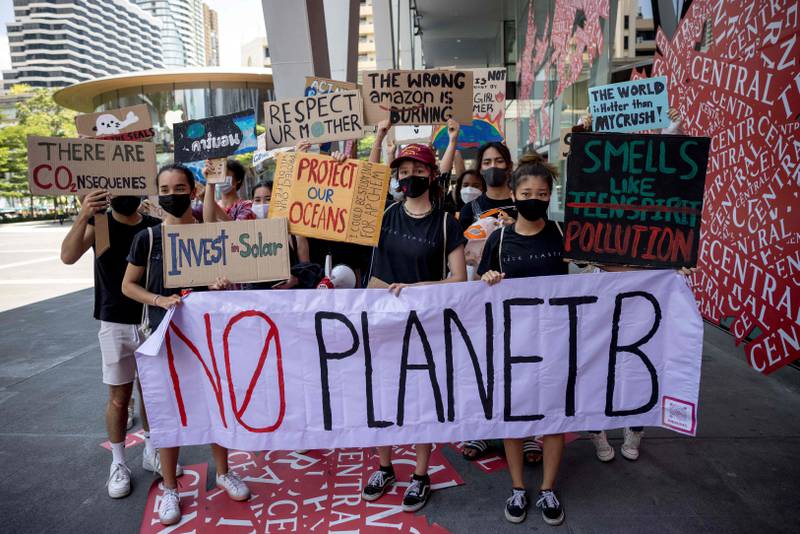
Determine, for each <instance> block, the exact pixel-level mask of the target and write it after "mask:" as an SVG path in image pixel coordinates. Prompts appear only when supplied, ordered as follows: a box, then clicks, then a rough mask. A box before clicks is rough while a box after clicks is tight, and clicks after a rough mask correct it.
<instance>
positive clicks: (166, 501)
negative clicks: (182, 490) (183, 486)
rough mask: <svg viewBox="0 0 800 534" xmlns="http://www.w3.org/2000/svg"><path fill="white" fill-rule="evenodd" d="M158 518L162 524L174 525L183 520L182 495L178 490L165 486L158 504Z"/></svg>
mask: <svg viewBox="0 0 800 534" xmlns="http://www.w3.org/2000/svg"><path fill="white" fill-rule="evenodd" d="M158 518H159V519H160V520H161V524H162V525H174V524H175V523H177V522H178V521H180V520H181V497H180V495H178V490H177V488H176V489H168V488H164V493H162V494H161V502H160V503H159V504H158Z"/></svg>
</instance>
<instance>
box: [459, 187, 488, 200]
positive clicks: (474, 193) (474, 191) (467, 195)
mask: <svg viewBox="0 0 800 534" xmlns="http://www.w3.org/2000/svg"><path fill="white" fill-rule="evenodd" d="M482 194H483V192H482V191H481V190H480V189H478V188H477V187H469V186H467V187H462V188H461V200H463V201H464V204H469V203H470V202H472V201H473V200H475V199H476V198H478V197H479V196H481V195H482Z"/></svg>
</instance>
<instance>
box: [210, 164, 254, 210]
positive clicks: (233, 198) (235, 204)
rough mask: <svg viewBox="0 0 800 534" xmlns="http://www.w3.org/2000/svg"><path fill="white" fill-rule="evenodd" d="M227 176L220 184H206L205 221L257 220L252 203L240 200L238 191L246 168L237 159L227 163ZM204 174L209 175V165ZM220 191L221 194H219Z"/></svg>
mask: <svg viewBox="0 0 800 534" xmlns="http://www.w3.org/2000/svg"><path fill="white" fill-rule="evenodd" d="M226 168H227V176H225V181H224V182H222V183H219V184H209V183H206V192H205V198H204V199H203V221H204V222H224V221H244V220H248V219H255V218H256V215H255V214H254V213H253V210H252V203H251V202H250V201H249V200H244V199H241V198H239V195H238V191H239V189H241V187H242V184H243V183H244V175H245V169H244V166H243V165H242V164H241V163H239V162H238V161H236V160H235V159H229V160H228V161H227V163H226ZM203 174H204V175H207V174H208V165H206V168H205V169H203ZM218 191H219V194H217V192H218Z"/></svg>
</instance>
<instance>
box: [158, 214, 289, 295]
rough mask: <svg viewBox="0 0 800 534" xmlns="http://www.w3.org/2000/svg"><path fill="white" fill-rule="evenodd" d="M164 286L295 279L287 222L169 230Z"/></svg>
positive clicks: (187, 226) (261, 221)
mask: <svg viewBox="0 0 800 534" xmlns="http://www.w3.org/2000/svg"><path fill="white" fill-rule="evenodd" d="M163 249H164V287H193V286H204V285H210V284H213V283H214V281H215V280H216V279H217V277H219V276H222V277H225V278H227V279H228V280H230V281H231V282H234V283H236V282H269V281H273V280H286V279H288V278H289V275H290V271H289V244H288V233H287V226H286V219H282V218H281V219H255V220H248V221H227V222H222V223H204V224H176V225H164V239H163Z"/></svg>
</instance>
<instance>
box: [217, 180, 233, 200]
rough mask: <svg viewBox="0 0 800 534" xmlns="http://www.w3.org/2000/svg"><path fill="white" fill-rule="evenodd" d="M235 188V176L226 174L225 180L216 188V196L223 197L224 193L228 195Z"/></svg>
mask: <svg viewBox="0 0 800 534" xmlns="http://www.w3.org/2000/svg"><path fill="white" fill-rule="evenodd" d="M232 189H233V178H232V177H231V176H226V177H225V181H224V182H220V183H218V184H217V187H216V189H215V190H214V193H215V196H216V197H217V200H219V199H220V198H222V195H227V194H228V193H230V192H231V190H232Z"/></svg>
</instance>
